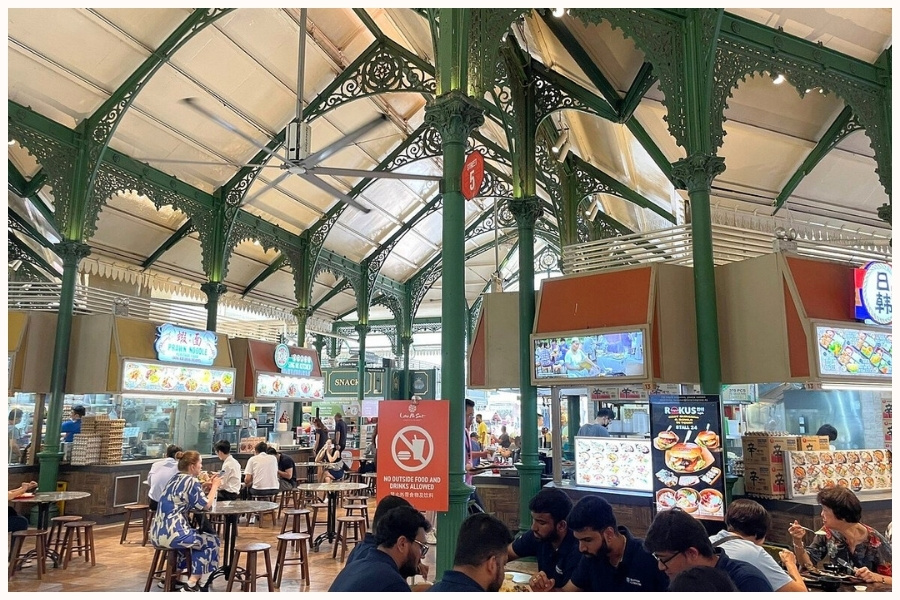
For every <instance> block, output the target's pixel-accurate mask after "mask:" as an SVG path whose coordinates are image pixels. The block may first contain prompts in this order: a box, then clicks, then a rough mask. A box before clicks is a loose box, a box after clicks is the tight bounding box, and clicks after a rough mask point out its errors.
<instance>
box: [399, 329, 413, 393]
mask: <svg viewBox="0 0 900 600" xmlns="http://www.w3.org/2000/svg"><path fill="white" fill-rule="evenodd" d="M412 342H413V339H412V336H411V335H404V336H401V338H400V343H401V344H402V345H403V386H402V387H401V389H400V397H401V398H403V399H408V398H410V397H411V396H410V393H409V391H410V390H409V349H410V347H411V346H412Z"/></svg>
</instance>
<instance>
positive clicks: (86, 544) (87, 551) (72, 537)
mask: <svg viewBox="0 0 900 600" xmlns="http://www.w3.org/2000/svg"><path fill="white" fill-rule="evenodd" d="M96 524H97V523H96V522H94V521H73V522H72V523H66V524H65V525H63V527H64V528H65V530H66V537H65V538H64V539H63V547H62V551H63V553H64V554H63V570H65V569H68V568H69V561H70V560H71V559H72V553H73V552H75V551H76V550H77V551H78V555H79V556H83V557H84V562H88V560H90V562H91V566H94V565H96V564H97V560H96V558H95V557H94V525H96ZM82 531H84V539H82V537H81V532H82Z"/></svg>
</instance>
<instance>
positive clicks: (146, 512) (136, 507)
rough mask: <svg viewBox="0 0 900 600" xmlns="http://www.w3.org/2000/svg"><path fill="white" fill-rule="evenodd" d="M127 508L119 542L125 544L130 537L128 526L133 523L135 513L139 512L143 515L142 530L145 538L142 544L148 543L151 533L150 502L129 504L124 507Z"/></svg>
mask: <svg viewBox="0 0 900 600" xmlns="http://www.w3.org/2000/svg"><path fill="white" fill-rule="evenodd" d="M124 508H125V522H124V523H122V537H120V538H119V543H120V544H124V543H125V538H127V537H128V527H129V525H131V520H132V519H133V518H134V516H133V513H135V512H139V513H140V515H141V531H143V533H144V540H143V541H142V542H141V546H146V545H147V537H148V534H149V533H150V519H149V517H150V505H149V504H129V505H127V506H125V507H124Z"/></svg>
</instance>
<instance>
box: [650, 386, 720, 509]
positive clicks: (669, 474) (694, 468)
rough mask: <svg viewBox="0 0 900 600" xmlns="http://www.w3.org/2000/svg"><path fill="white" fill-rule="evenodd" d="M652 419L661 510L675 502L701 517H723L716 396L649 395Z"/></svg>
mask: <svg viewBox="0 0 900 600" xmlns="http://www.w3.org/2000/svg"><path fill="white" fill-rule="evenodd" d="M650 421H651V432H650V435H651V439H652V442H651V445H652V456H651V458H652V464H653V491H654V494H655V497H656V509H657V511H662V510H671V509H673V508H676V507H677V508H679V509H681V510H683V511H685V512H688V513H691V514H692V515H693V516H695V517H697V518H700V519H709V520H717V521H720V520H724V518H725V495H724V492H725V482H724V479H723V466H722V464H723V463H722V447H721V444H722V442H721V437H720V425H719V424H720V423H721V418H720V413H719V402H718V397H716V396H670V395H659V396H651V397H650Z"/></svg>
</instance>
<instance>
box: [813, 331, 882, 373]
mask: <svg viewBox="0 0 900 600" xmlns="http://www.w3.org/2000/svg"><path fill="white" fill-rule="evenodd" d="M816 339H817V340H818V347H817V355H818V364H819V373H820V374H821V375H822V377H827V376H829V375H833V376H837V377H878V378H883V379H890V378H891V360H892V359H891V350H892V345H893V344H892V339H893V336H892V335H891V332H890V331H887V330H882V331H879V330H874V329H862V328H856V327H854V328H850V327H832V326H825V325H817V326H816Z"/></svg>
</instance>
